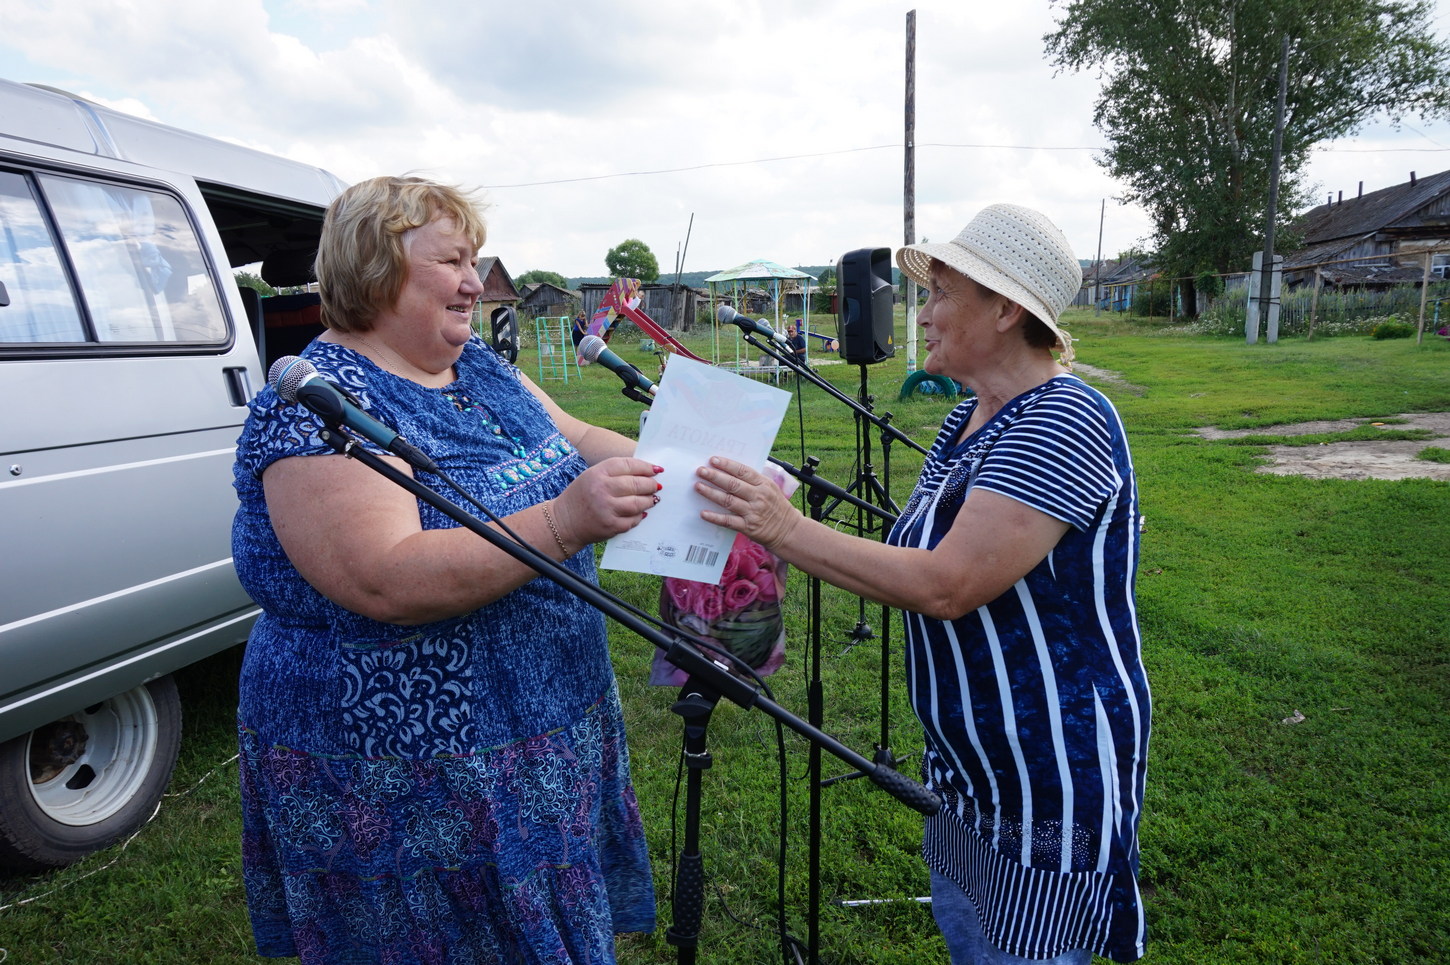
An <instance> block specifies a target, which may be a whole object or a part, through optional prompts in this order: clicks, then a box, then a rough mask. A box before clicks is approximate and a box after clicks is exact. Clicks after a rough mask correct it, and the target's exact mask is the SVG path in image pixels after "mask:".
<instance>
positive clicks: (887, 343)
mask: <svg viewBox="0 0 1450 965" xmlns="http://www.w3.org/2000/svg"><path fill="white" fill-rule="evenodd" d="M836 294H837V310H836V333H837V335H838V336H839V338H838V339H837V341H838V342H839V343H840V350H841V358H843V359H845V360H846V361H847V362H853V363H855V364H857V365H874V364H875V363H877V362H884V361H886V360H887V359H889V358H891V357H892V356H893V355H895V354H896V338H895V334H896V326H895V324H894V322H893V320H892V316H891V298H892V285H891V249H890V248H857V249H856V250H855V251H848V252H846V253H845V254H844V255H842V256H841V258H840V260H839V261H837V262H836Z"/></svg>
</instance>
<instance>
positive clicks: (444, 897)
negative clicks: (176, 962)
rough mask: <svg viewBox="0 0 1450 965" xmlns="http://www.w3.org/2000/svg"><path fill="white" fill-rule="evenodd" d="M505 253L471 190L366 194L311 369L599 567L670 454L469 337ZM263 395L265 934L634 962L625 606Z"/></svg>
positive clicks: (328, 265) (637, 862) (647, 923)
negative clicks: (472, 525)
mask: <svg viewBox="0 0 1450 965" xmlns="http://www.w3.org/2000/svg"><path fill="white" fill-rule="evenodd" d="M483 241H484V222H483V219H482V217H481V215H480V214H479V212H478V209H477V207H476V206H475V205H474V202H473V201H472V200H471V199H470V198H469V197H468V196H467V195H465V194H462V193H461V192H459V191H458V190H457V189H456V188H452V187H449V186H445V185H440V184H435V183H433V182H430V181H425V180H423V179H420V178H413V177H403V178H393V177H380V178H374V179H372V180H369V181H363V182H361V183H359V184H355V185H353V186H352V187H350V188H348V189H347V190H346V191H344V192H343V193H342V194H341V195H339V196H338V197H337V199H336V200H334V201H333V203H332V204H331V206H330V207H329V208H328V210H327V215H326V218H325V220H324V222H323V228H322V240H321V245H320V248H319V250H318V253H317V264H316V273H317V280H318V285H319V286H320V289H321V295H322V319H323V323H324V325H325V326H326V329H327V330H326V331H325V332H324V333H323V334H322V335H320V336H319V337H318V338H317V339H316V340H315V341H313V342H312V344H311V345H309V346H308V347H307V348H306V349H305V350H304V351H303V357H304V359H306V360H307V361H309V362H310V363H311V364H312V365H313V366H315V368H316V369H317V371H318V372H320V373H321V374H322V375H323V376H324V377H326V378H327V379H329V380H331V381H332V382H334V383H336V384H337V385H339V386H342V387H345V388H346V389H347V390H349V391H350V392H352V393H353V394H354V395H355V396H357V398H358V399H359V400H361V401H360V407H361V408H363V409H365V410H367V411H369V412H370V413H372V414H373V416H374V417H375V418H377V419H378V420H380V421H381V422H382V423H383V424H385V425H388V426H392V427H394V428H396V429H398V430H399V431H401V432H402V433H403V434H404V435H405V436H406V437H407V438H408V439H410V440H411V441H412V442H413V443H414V444H415V445H417V446H418V447H419V448H420V449H423V450H425V451H426V452H428V454H429V455H430V456H431V457H432V458H433V459H434V460H436V461H437V462H438V463H439V464H440V465H441V466H442V467H443V469H444V470H445V471H446V472H447V473H448V475H449V476H450V477H451V478H452V480H453V481H456V482H457V484H458V485H460V486H461V487H462V488H463V489H464V490H466V491H467V493H468V494H469V495H470V497H471V498H473V499H477V500H478V501H480V502H481V503H482V504H484V505H486V506H488V507H489V508H490V510H491V511H492V512H494V513H495V514H497V515H498V516H499V517H501V518H503V519H505V520H506V522H507V524H508V526H509V527H510V528H511V529H512V530H513V532H514V533H517V534H518V537H519V538H520V539H522V540H524V541H526V542H527V543H529V544H531V545H532V546H534V547H536V548H538V549H539V550H541V551H542V552H544V553H545V554H547V555H548V556H550V557H551V558H552V559H554V560H557V561H560V562H562V563H563V564H564V565H565V566H566V567H568V568H569V569H570V570H571V571H573V572H574V573H576V574H577V575H578V576H580V577H581V578H583V579H586V580H589V581H594V580H595V568H594V548H593V545H592V544H594V543H596V542H599V541H601V540H604V539H607V538H609V537H610V536H613V535H616V534H618V533H623V532H626V531H628V530H630V529H632V528H633V527H634V526H636V525H637V524H638V523H639V522H640V520H642V519H643V518H644V514H645V511H646V510H647V509H649V508H650V507H651V506H653V505H654V504H655V503H656V502H657V501H658V500H657V497H656V495H655V493H656V491H657V490H658V489H659V485H658V484H657V483H656V482H655V474H656V473H657V472H658V471H659V470H658V469H656V468H655V467H653V466H651V465H650V464H649V463H646V462H642V461H640V460H638V459H634V458H632V457H631V455H630V454H631V453H632V452H633V451H634V443H633V441H631V440H630V439H627V438H625V437H624V436H621V435H619V434H618V433H615V432H612V431H610V430H608V429H603V428H600V427H597V426H592V425H589V424H587V423H584V422H581V421H580V420H578V419H576V418H574V417H572V416H570V415H568V414H566V413H565V412H564V411H563V410H562V409H560V408H559V406H558V405H557V404H556V403H554V402H553V401H552V400H551V399H550V398H549V397H548V396H547V395H546V394H545V393H544V392H543V391H542V390H540V389H539V387H538V386H536V385H535V384H534V383H533V382H532V381H530V380H529V378H528V377H527V376H526V375H524V374H523V373H522V372H520V371H519V370H518V369H517V368H516V367H514V366H513V365H510V364H508V363H507V362H505V361H504V360H503V359H502V358H501V357H500V356H499V355H498V354H497V353H495V352H494V351H493V350H492V349H491V348H489V347H488V345H487V344H486V343H484V342H483V341H482V340H481V339H480V338H479V337H478V336H477V335H476V334H475V333H474V332H473V330H472V329H471V328H470V326H469V319H470V316H471V314H472V310H473V307H474V306H475V305H476V304H477V302H478V299H479V296H480V295H481V294H482V291H483V286H482V284H481V283H480V282H479V278H478V272H477V270H476V265H477V262H478V257H477V252H478V249H479V247H480V246H481V245H482V244H483ZM296 364H298V363H294V365H296ZM250 409H251V412H250V414H249V415H248V418H247V422H246V425H245V427H244V428H243V430H242V435H241V438H240V439H239V440H238V444H237V461H236V469H235V483H236V488H237V492H238V495H239V497H240V499H241V507H240V509H239V510H238V512H237V516H236V521H235V523H234V526H233V533H232V546H233V555H234V558H235V560H236V569H237V575H238V576H239V577H240V578H241V581H242V585H243V586H244V587H245V588H246V590H247V592H248V593H249V594H250V595H251V596H252V598H253V599H254V600H256V602H257V603H258V604H259V605H260V606H261V608H262V616H261V617H260V618H259V619H258V620H257V623H256V626H255V627H254V629H253V630H252V633H251V637H250V639H249V640H248V642H247V647H246V656H245V658H244V659H243V663H242V672H241V690H240V699H239V705H238V710H237V713H238V729H239V736H240V745H241V752H240V756H241V763H240V765H239V766H240V771H241V803H242V874H243V880H244V883H245V886H246V892H247V906H248V910H249V912H250V915H251V921H252V933H253V936H254V939H255V942H256V946H257V951H258V952H259V953H260V954H261V955H263V956H266V957H269V958H283V957H289V956H297V957H299V958H301V960H302V963H303V965H344V963H346V965H352V963H363V962H366V963H381V962H412V963H418V962H439V963H442V962H449V963H462V962H480V963H481V962H509V963H520V962H522V963H535V965H542V963H546V962H547V963H551V965H559V963H572V965H580V963H584V962H591V963H611V962H613V961H614V960H615V955H614V934H615V933H616V932H627V931H649V930H651V929H652V928H653V927H654V913H655V912H654V892H653V884H652V879H651V872H650V864H649V854H648V850H647V848H646V846H645V839H644V831H643V828H642V826H641V823H640V815H639V808H638V805H637V804H636V801H635V796H634V790H633V788H632V786H631V784H630V776H629V757H628V752H627V750H626V748H625V742H624V741H625V737H624V716H623V712H622V710H621V707H620V702H619V692H618V687H617V685H616V683H615V679H614V672H613V670H612V668H611V665H610V658H609V650H608V647H607V642H606V639H605V627H604V618H603V617H602V616H601V615H600V614H599V612H598V611H596V610H595V609H594V608H593V607H591V606H589V605H588V604H587V603H585V602H583V601H582V600H580V599H579V598H578V597H577V596H575V595H574V594H573V593H571V592H570V591H568V590H566V589H565V588H563V587H562V586H559V585H557V584H555V583H554V582H552V581H551V580H548V579H545V578H544V577H541V576H538V575H537V574H536V573H535V572H534V570H532V569H530V568H529V567H528V566H526V565H524V564H522V563H520V562H518V561H516V560H514V559H513V558H512V557H510V556H509V555H507V554H506V553H504V552H503V551H502V550H500V549H497V548H495V547H494V546H493V545H492V544H491V543H489V542H488V541H486V540H484V539H482V538H480V537H479V536H478V535H477V534H475V533H473V532H472V531H471V530H468V529H465V528H463V527H460V526H459V525H458V524H457V523H456V522H454V521H453V520H451V519H450V518H449V517H447V516H446V515H444V514H443V513H442V512H440V511H439V510H437V509H435V508H433V507H432V506H430V505H427V504H425V503H423V502H422V501H420V500H419V499H417V498H416V497H414V496H413V495H411V494H410V493H409V492H408V491H407V490H404V489H402V488H401V487H399V486H396V485H394V484H393V483H392V482H390V481H389V480H387V479H386V478H384V477H383V476H381V475H379V474H377V473H375V472H373V471H372V470H371V469H369V468H367V467H366V466H364V465H363V464H362V463H360V462H357V461H355V460H353V459H349V458H346V457H343V456H340V455H338V454H337V453H336V452H334V450H333V449H332V447H331V446H330V445H328V444H327V443H326V442H324V441H323V440H322V438H321V437H320V435H319V432H320V428H321V427H320V426H319V420H318V419H317V417H315V416H313V415H312V414H311V413H310V412H309V411H308V410H307V409H305V408H302V407H300V406H298V405H296V404H289V403H287V402H285V401H283V400H282V399H281V398H280V397H279V395H278V393H277V392H276V391H274V389H273V388H271V387H269V388H267V389H264V390H263V391H262V392H261V393H260V394H259V395H258V396H257V398H256V399H255V400H254V401H253V402H252V403H251V404H250ZM360 445H363V446H364V447H366V448H368V449H370V450H373V451H375V452H377V449H376V447H375V446H373V444H372V443H360ZM386 458H387V461H389V462H391V463H393V464H395V465H396V466H397V467H398V468H400V469H402V470H404V471H408V470H407V467H406V466H405V465H404V464H403V462H402V461H401V460H399V459H396V458H394V457H391V456H389V457H386ZM414 474H415V475H417V476H419V477H420V480H421V481H425V482H427V483H428V484H430V485H431V486H432V487H433V488H435V489H443V488H444V486H443V485H442V482H441V480H440V479H439V477H437V476H434V475H431V474H429V473H426V472H423V471H422V470H419V471H418V472H416V473H414ZM319 493H325V494H326V499H319V497H318V494H319Z"/></svg>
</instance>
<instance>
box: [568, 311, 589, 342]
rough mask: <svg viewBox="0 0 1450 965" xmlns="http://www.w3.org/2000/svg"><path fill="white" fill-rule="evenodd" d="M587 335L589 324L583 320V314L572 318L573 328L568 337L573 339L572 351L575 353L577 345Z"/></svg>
mask: <svg viewBox="0 0 1450 965" xmlns="http://www.w3.org/2000/svg"><path fill="white" fill-rule="evenodd" d="M588 333H589V322H588V321H587V320H586V319H585V318H584V313H583V312H580V313H579V314H577V315H575V316H574V326H573V328H572V329H570V331H569V335H570V336H571V337H572V338H573V339H574V349H575V350H576V351H577V350H578V348H579V343H580V342H582V341H584V336H585V335H587V334H588Z"/></svg>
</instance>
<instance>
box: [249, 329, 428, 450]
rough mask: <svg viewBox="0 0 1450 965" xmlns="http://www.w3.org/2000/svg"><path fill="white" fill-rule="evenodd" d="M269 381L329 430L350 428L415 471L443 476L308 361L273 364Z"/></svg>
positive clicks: (293, 359)
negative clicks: (399, 458)
mask: <svg viewBox="0 0 1450 965" xmlns="http://www.w3.org/2000/svg"><path fill="white" fill-rule="evenodd" d="M267 381H268V382H269V383H271V385H272V387H273V388H274V389H276V390H277V394H278V395H280V396H281V397H282V401H284V402H293V403H297V404H299V405H301V406H303V407H305V408H306V409H307V410H308V411H310V412H312V413H313V414H315V415H317V416H318V417H319V418H321V419H322V421H323V423H324V424H326V425H327V426H328V427H329V428H332V429H336V428H337V427H339V426H347V427H348V428H349V429H351V430H352V431H353V432H356V433H357V434H358V435H360V436H362V437H363V438H365V439H368V440H370V441H371V442H373V443H376V444H377V445H378V446H381V447H382V448H383V449H386V450H387V451H388V452H391V453H392V454H393V455H395V456H399V457H401V458H402V459H403V460H404V461H405V462H407V463H408V465H410V466H412V467H413V468H414V469H426V470H427V471H429V472H431V473H439V472H440V470H439V469H438V464H437V463H435V462H434V461H433V460H432V459H430V458H428V455H427V453H425V452H423V450H421V449H419V448H418V447H417V446H415V445H413V444H412V443H411V442H409V441H408V440H407V439H404V438H403V437H402V436H400V435H398V433H396V432H394V431H393V430H392V429H389V428H388V427H387V426H385V425H383V424H382V423H381V422H379V421H378V420H376V419H374V418H373V417H372V416H370V415H368V414H367V413H366V412H364V411H362V410H361V409H359V408H358V407H357V401H356V400H355V399H353V398H352V396H350V395H349V394H348V393H347V392H346V391H345V390H343V389H340V388H338V387H337V386H335V385H333V384H332V383H331V382H329V381H328V380H327V379H326V378H324V377H323V376H322V375H321V374H320V373H319V372H318V371H317V367H316V366H314V365H313V364H312V363H311V362H309V361H307V360H306V359H304V358H298V357H297V356H296V355H288V356H286V357H284V358H280V359H278V360H277V361H275V362H273V363H272V368H271V369H269V370H268V372H267Z"/></svg>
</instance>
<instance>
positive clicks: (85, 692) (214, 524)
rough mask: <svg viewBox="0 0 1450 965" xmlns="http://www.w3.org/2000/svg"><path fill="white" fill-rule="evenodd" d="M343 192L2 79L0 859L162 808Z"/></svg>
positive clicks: (248, 153) (46, 858)
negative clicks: (261, 287) (273, 362)
mask: <svg viewBox="0 0 1450 965" xmlns="http://www.w3.org/2000/svg"><path fill="white" fill-rule="evenodd" d="M344 186H345V185H344V184H343V183H342V182H341V181H339V180H338V179H337V178H336V177H334V176H332V175H331V174H329V173H327V172H326V171H323V170H321V169H319V168H314V167H310V166H308V165H304V164H297V163H294V162H291V161H287V160H284V159H282V158H278V157H273V156H271V155H267V154H263V153H260V152H257V151H253V150H249V149H247V148H243V147H238V146H236V145H232V144H226V143H224V142H221V141H217V140H213V139H211V138H206V137H200V136H198V135H195V134H190V133H187V132H185V131H180V130H176V129H174V128H169V127H165V126H163V125H159V124H154V123H151V122H148V121H144V120H140V119H138V118H135V117H130V116H128V115H125V114H121V113H118V112H115V111H111V110H108V109H106V108H104V107H101V106H99V105H97V104H93V103H90V102H88V101H85V100H83V99H80V98H76V97H73V96H71V95H68V94H65V93H63V92H59V91H54V90H49V89H44V88H39V87H33V86H28V85H22V84H14V83H10V82H7V81H0V866H3V867H9V868H17V869H18V868H32V869H33V868H41V867H53V866H58V865H62V864H65V863H67V862H70V861H74V860H76V859H77V858H79V857H81V856H83V855H85V854H87V853H89V852H90V851H93V850H96V849H98V848H102V847H105V846H106V845H108V844H111V843H113V842H115V841H116V840H118V839H120V838H121V837H123V836H125V835H126V834H128V833H130V832H131V831H132V830H133V829H135V828H136V827H138V826H140V824H141V823H143V822H144V821H145V820H146V819H147V818H148V817H149V816H150V815H151V813H152V811H153V809H154V808H155V806H156V803H157V802H158V801H159V800H160V797H161V794H162V792H163V790H164V789H165V786H166V783H167V781H168V780H169V778H170V775H171V770H172V767H173V765H174V763H175V760H176V754H177V746H178V742H179V739H180V733H181V714H180V705H179V702H178V698H177V692H176V687H175V685H174V684H173V683H172V681H171V677H170V674H171V673H172V672H173V671H175V670H177V669H179V668H181V667H183V666H186V665H187V664H189V663H192V662H194V661H196V660H199V659H201V658H203V657H206V656H208V655H210V654H213V653H216V652H217V651H219V650H221V649H223V648H225V647H229V646H232V645H234V644H237V643H239V642H241V641H243V640H245V639H246V635H247V632H248V630H249V629H250V628H251V625H252V622H253V620H254V619H255V617H256V615H257V610H256V608H255V606H254V605H253V604H252V602H251V601H250V600H249V599H248V598H247V596H246V594H245V593H243V592H242V589H241V586H240V585H239V584H238V582H237V579H236V576H235V574H234V573H233V570H232V560H231V521H232V516H233V513H234V511H235V508H236V496H235V493H234V492H233V490H232V484H231V467H232V458H233V448H234V445H235V442H236V439H237V435H238V434H239V432H240V428H241V424H242V422H243V420H244V419H245V417H246V407H245V406H246V402H247V400H248V399H249V398H250V396H251V395H252V394H253V393H254V392H255V391H257V390H258V389H260V388H261V386H262V380H263V379H264V378H265V373H266V371H267V362H268V361H269V359H270V358H272V357H275V356H278V355H286V354H291V353H293V352H295V351H297V350H298V349H299V348H300V347H301V346H302V345H303V344H305V343H306V341H307V340H308V339H309V338H310V337H311V335H312V334H314V333H315V332H316V331H318V330H319V329H318V327H317V324H316V317H317V314H316V304H315V302H316V296H308V295H301V296H296V295H294V296H290V297H285V298H278V299H266V300H263V299H261V298H260V296H258V295H257V294H256V293H255V292H254V291H252V290H251V289H239V288H238V286H237V285H236V283H235V281H234V279H233V270H234V269H236V268H239V267H242V266H250V265H257V264H260V266H261V267H260V272H259V273H260V275H261V276H262V278H263V279H265V280H266V281H267V282H268V283H269V284H271V285H273V286H275V287H282V286H296V285H303V284H305V283H306V282H307V281H308V280H309V276H310V271H311V262H312V258H313V255H314V253H315V251H316V248H317V238H318V235H319V233H320V230H321V227H322V217H323V212H324V209H325V208H326V206H327V204H328V202H329V201H330V200H331V199H332V198H333V197H335V196H336V195H337V194H338V193H339V192H340V191H341V190H342V189H343V187H344Z"/></svg>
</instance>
